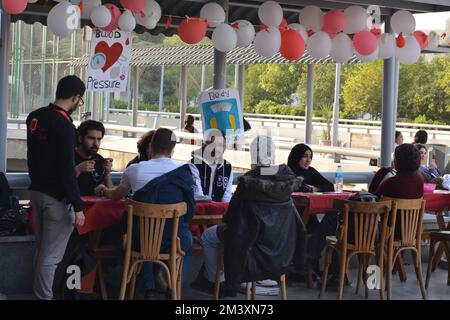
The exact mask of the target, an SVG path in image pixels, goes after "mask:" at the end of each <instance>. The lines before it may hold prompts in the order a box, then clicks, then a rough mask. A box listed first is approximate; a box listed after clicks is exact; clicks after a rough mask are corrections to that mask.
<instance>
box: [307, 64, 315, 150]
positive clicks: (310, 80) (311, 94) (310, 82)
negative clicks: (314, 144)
mask: <svg viewBox="0 0 450 320" xmlns="http://www.w3.org/2000/svg"><path fill="white" fill-rule="evenodd" d="M306 82H307V84H306V114H305V143H306V144H311V136H312V132H313V126H312V113H313V98H314V87H313V82H314V64H312V63H310V64H308V74H307V77H306Z"/></svg>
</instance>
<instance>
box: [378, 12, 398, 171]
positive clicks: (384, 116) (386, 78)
mask: <svg viewBox="0 0 450 320" xmlns="http://www.w3.org/2000/svg"><path fill="white" fill-rule="evenodd" d="M385 28H386V32H390V31H391V30H390V29H391V25H390V17H387V18H386V22H385ZM394 86H395V61H394V58H390V59H385V60H384V66H383V101H382V111H381V166H383V167H389V166H391V161H392V148H393V146H394V137H395V133H394V131H395V130H394V127H393V126H392V124H393V123H394V97H395V91H396V90H395V88H394Z"/></svg>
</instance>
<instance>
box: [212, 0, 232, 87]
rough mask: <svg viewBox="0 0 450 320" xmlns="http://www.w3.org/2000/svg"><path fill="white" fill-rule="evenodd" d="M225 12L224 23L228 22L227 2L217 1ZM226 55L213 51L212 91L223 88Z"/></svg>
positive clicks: (225, 0) (224, 0) (223, 0)
mask: <svg viewBox="0 0 450 320" xmlns="http://www.w3.org/2000/svg"><path fill="white" fill-rule="evenodd" d="M217 3H218V4H220V5H221V6H222V7H223V9H224V10H225V22H227V21H228V0H221V1H217ZM226 63H227V54H226V53H225V52H220V51H218V50H214V81H213V86H214V89H224V88H225V85H226V83H225V74H226Z"/></svg>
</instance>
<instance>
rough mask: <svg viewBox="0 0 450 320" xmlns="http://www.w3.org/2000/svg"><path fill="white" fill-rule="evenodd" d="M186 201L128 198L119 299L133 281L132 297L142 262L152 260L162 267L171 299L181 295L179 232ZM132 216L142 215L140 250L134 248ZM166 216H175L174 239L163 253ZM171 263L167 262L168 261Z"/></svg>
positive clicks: (173, 217)
mask: <svg viewBox="0 0 450 320" xmlns="http://www.w3.org/2000/svg"><path fill="white" fill-rule="evenodd" d="M186 208H187V206H186V203H185V202H180V203H176V204H164V205H162V204H148V203H141V202H137V201H133V200H128V229H127V237H126V250H125V261H124V268H123V275H122V285H121V288H120V296H119V299H120V300H123V299H125V293H126V289H127V284H128V283H129V282H130V281H131V288H130V292H129V298H130V299H132V298H133V297H134V290H135V284H136V277H137V275H138V274H139V273H140V271H141V268H142V263H144V262H152V263H157V264H159V265H161V266H162V267H163V269H164V270H165V272H166V275H167V278H168V283H169V287H170V288H171V289H172V299H174V300H178V299H180V298H181V269H182V267H183V259H184V252H183V251H182V250H181V245H180V239H179V238H178V237H177V234H178V222H179V219H180V217H181V216H183V215H184V214H186V210H187V209H186ZM133 217H137V218H139V237H140V241H139V243H140V251H134V250H132V248H131V246H132V239H133V235H132V232H133ZM167 219H172V220H173V224H172V239H171V249H170V253H161V252H160V251H161V243H162V237H163V233H164V226H165V224H166V220H167ZM166 263H167V264H168V266H167V264H166Z"/></svg>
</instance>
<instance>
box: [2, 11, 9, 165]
mask: <svg viewBox="0 0 450 320" xmlns="http://www.w3.org/2000/svg"><path fill="white" fill-rule="evenodd" d="M10 27H11V17H10V15H9V14H7V13H6V12H4V11H2V10H1V9H0V172H6V144H7V141H8V140H7V139H8V138H7V133H8V100H9V94H8V88H9V84H8V78H9V54H10V52H9V31H10Z"/></svg>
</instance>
